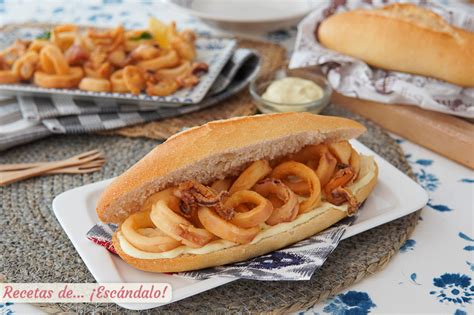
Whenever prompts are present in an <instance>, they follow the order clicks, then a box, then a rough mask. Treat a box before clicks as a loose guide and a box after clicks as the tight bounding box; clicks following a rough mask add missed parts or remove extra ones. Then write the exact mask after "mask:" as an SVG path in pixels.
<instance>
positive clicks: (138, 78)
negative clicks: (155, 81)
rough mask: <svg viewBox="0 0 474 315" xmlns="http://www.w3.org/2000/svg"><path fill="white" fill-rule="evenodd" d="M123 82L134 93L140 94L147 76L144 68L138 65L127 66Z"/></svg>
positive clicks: (124, 70)
mask: <svg viewBox="0 0 474 315" xmlns="http://www.w3.org/2000/svg"><path fill="white" fill-rule="evenodd" d="M123 82H124V83H125V86H126V87H127V89H128V90H129V91H130V92H131V93H132V94H135V95H137V94H140V92H141V91H142V90H143V89H144V88H145V78H144V77H143V73H142V70H141V69H140V68H138V67H137V66H126V67H125V68H123Z"/></svg>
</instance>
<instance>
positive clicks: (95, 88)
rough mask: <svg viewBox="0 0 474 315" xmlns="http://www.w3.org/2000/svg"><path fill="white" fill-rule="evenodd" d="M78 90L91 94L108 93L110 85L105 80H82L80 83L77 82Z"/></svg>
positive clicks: (110, 88)
mask: <svg viewBox="0 0 474 315" xmlns="http://www.w3.org/2000/svg"><path fill="white" fill-rule="evenodd" d="M79 88H80V89H81V90H84V91H91V92H110V91H111V90H112V85H111V84H110V81H109V80H107V79H98V78H83V79H82V80H81V82H79Z"/></svg>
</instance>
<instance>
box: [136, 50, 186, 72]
mask: <svg viewBox="0 0 474 315" xmlns="http://www.w3.org/2000/svg"><path fill="white" fill-rule="evenodd" d="M178 64H179V56H178V54H177V53H176V52H175V51H174V50H170V51H169V52H167V53H166V55H163V56H160V57H156V58H153V59H149V60H143V61H140V62H138V63H137V66H138V67H140V68H142V69H144V70H151V71H155V70H159V69H164V68H170V67H175V66H177V65H178Z"/></svg>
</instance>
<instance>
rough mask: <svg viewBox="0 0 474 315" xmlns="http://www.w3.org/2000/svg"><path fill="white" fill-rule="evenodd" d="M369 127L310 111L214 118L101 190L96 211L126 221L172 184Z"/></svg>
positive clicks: (174, 139)
mask: <svg viewBox="0 0 474 315" xmlns="http://www.w3.org/2000/svg"><path fill="white" fill-rule="evenodd" d="M365 130H366V129H365V127H364V126H362V125H361V124H359V123H358V122H355V121H353V120H349V119H346V118H341V117H331V116H320V115H314V114H310V113H280V114H269V115H255V116H249V117H240V118H234V119H228V120H221V121H214V122H210V123H207V124H205V125H203V126H200V127H195V128H191V129H189V130H186V131H184V132H181V133H179V134H176V135H175V136H173V137H171V138H169V139H168V140H167V141H166V142H164V143H163V144H161V145H159V146H157V147H156V148H155V149H153V150H152V151H151V152H150V153H148V154H147V155H146V156H145V157H143V158H142V159H141V160H140V161H139V162H137V163H136V164H135V165H134V166H132V167H131V168H130V169H129V170H127V171H126V172H125V173H123V174H122V175H120V176H119V177H117V178H116V179H115V180H114V181H113V182H112V184H110V185H109V186H108V187H107V189H106V190H105V191H104V192H103V193H102V195H101V197H100V200H99V202H98V204H97V207H96V211H97V214H98V216H99V219H100V220H101V221H103V222H106V223H121V222H123V221H124V220H125V219H126V218H128V217H129V216H130V215H131V214H133V213H134V212H137V211H139V210H140V209H141V206H142V204H143V203H144V201H145V200H146V198H147V197H148V196H150V195H151V194H153V193H155V192H157V191H160V190H163V189H164V188H166V187H168V186H171V185H173V183H177V182H182V181H185V180H189V179H194V180H197V181H199V182H202V183H206V182H208V181H209V180H211V179H216V178H223V175H225V174H226V173H227V175H228V173H229V172H234V173H235V172H236V171H237V170H239V169H241V168H242V167H243V166H245V164H246V163H249V162H250V161H251V160H256V159H262V158H267V159H271V158H274V157H275V156H277V155H286V154H288V153H291V152H296V151H297V150H299V149H301V148H302V147H303V146H305V145H307V144H310V143H320V142H322V141H340V140H346V139H350V138H354V137H357V136H359V135H360V134H362V133H363V132H364V131H365ZM265 150H269V151H268V152H267V151H265ZM285 151H288V152H285Z"/></svg>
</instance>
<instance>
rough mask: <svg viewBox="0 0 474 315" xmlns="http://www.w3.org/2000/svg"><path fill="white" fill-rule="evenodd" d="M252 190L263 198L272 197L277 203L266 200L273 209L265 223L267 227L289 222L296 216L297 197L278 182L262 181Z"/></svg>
mask: <svg viewBox="0 0 474 315" xmlns="http://www.w3.org/2000/svg"><path fill="white" fill-rule="evenodd" d="M253 190H254V191H256V192H257V193H259V194H260V195H262V196H263V197H265V198H268V197H269V196H274V197H276V199H277V200H278V201H279V202H278V201H276V200H274V199H273V198H272V199H270V198H268V199H269V200H270V202H272V204H273V207H274V209H273V212H272V214H271V216H270V217H269V218H268V220H267V221H266V223H267V224H268V225H277V224H278V223H282V222H291V221H293V220H294V219H295V218H296V216H297V215H298V210H299V203H298V197H297V196H296V195H295V194H294V193H293V191H291V189H290V188H288V186H286V185H285V184H283V183H282V182H281V181H280V180H278V179H274V178H267V179H264V180H263V181H261V182H259V183H257V185H255V186H254V187H253Z"/></svg>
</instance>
